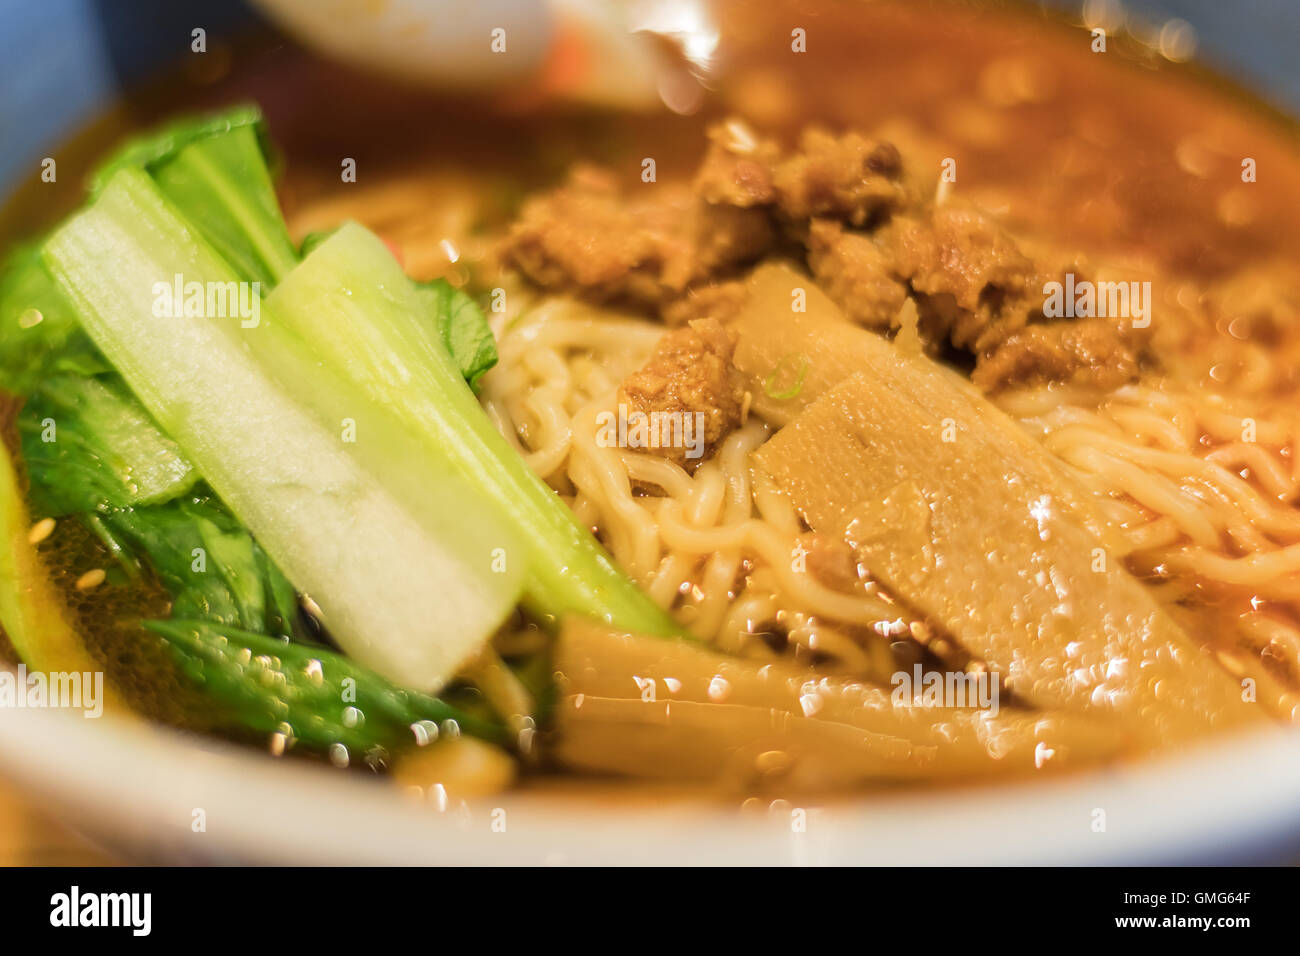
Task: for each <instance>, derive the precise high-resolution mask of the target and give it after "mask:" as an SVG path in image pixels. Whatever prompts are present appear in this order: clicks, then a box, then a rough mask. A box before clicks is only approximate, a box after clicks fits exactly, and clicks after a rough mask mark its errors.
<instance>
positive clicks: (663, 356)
mask: <svg viewBox="0 0 1300 956" xmlns="http://www.w3.org/2000/svg"><path fill="white" fill-rule="evenodd" d="M735 350H736V335H735V332H733V331H732V330H731V329H728V328H727V327H726V326H724V325H723V324H722V323H720V322H718V321H717V320H716V319H697V320H695V321H693V322H691V323H690V324H689V325H687V326H683V327H682V328H680V329H674V330H673V331H671V332H668V333H667V334H666V335H664V337H663V338H662V339H660V340H659V344H658V346H656V348H655V351H654V354H653V355H651V356H650V360H649V361H648V362H646V364H645V365H644V366H642V367H641V368H640V369H639V370H637V371H635V372H633V373H632V374H631V375H629V376H628V377H627V378H626V379H625V380H624V381H623V384H622V386H621V387H620V388H619V392H618V401H619V404H620V405H624V406H626V407H627V412H628V416H629V419H631V417H632V415H633V414H634V413H639V414H640V415H643V416H645V418H646V419H647V420H648V422H647V424H648V426H649V428H650V434H651V435H652V436H654V437H658V438H663V437H664V435H665V434H669V435H671V434H672V432H671V431H669V430H670V429H673V428H676V429H677V431H676V435H677V436H678V437H679V438H680V439H681V440H669V441H660V442H657V444H658V446H659V447H653V446H652V447H648V448H646V449H645V450H646V451H649V452H652V453H655V454H658V455H662V456H663V457H665V458H667V459H669V460H671V461H673V462H676V463H677V464H679V465H681V466H682V467H683V468H686V469H687V470H688V471H693V470H694V469H695V467H696V466H698V465H699V464H700V462H702V461H704V460H705V459H707V458H708V457H709V456H710V455H711V454H712V453H713V452H714V451H715V450H716V449H717V446H718V444H719V443H720V442H721V441H722V439H723V438H725V437H726V436H727V435H728V434H729V433H730V432H731V431H732V430H733V429H735V428H736V426H738V425H739V424H740V421H741V410H742V403H743V401H744V391H745V390H744V384H743V380H742V378H741V376H740V373H739V372H738V371H737V370H736V367H735V366H734V365H733V364H732V361H731V359H732V355H733V353H734V352H735ZM665 413H667V414H665ZM697 413H698V414H697Z"/></svg>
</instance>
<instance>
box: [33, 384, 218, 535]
mask: <svg viewBox="0 0 1300 956" xmlns="http://www.w3.org/2000/svg"><path fill="white" fill-rule="evenodd" d="M19 433H20V435H21V439H22V449H23V459H24V461H25V462H26V464H27V469H28V472H29V473H30V474H31V475H33V476H34V480H33V484H32V505H33V507H34V508H35V509H36V511H38V512H39V513H41V514H43V515H48V516H50V517H55V518H58V517H62V516H64V515H68V514H75V513H77V512H96V511H103V510H105V509H107V508H127V507H130V506H131V505H138V504H149V503H152V502H157V501H168V500H170V499H172V498H175V497H177V496H178V495H181V494H184V493H185V492H186V491H188V490H189V489H190V488H192V487H193V486H194V483H195V482H196V481H197V480H198V474H197V472H195V470H194V466H193V465H191V464H190V463H189V461H188V460H187V459H186V458H185V456H184V455H182V454H181V451H180V448H179V447H177V445H176V443H175V442H174V441H172V440H171V439H170V438H168V437H167V436H166V435H164V434H163V433H162V432H161V431H160V430H159V429H158V426H157V425H155V424H154V422H153V420H152V419H151V418H150V417H149V415H148V413H147V412H145V410H144V409H143V408H142V407H141V406H140V403H139V402H138V401H136V399H135V396H134V395H132V394H131V392H130V390H129V389H128V388H127V387H126V383H124V382H123V381H122V379H121V378H120V377H119V376H117V375H112V374H105V375H102V376H99V377H96V378H85V377H81V376H77V375H68V374H62V375H56V376H53V377H51V378H47V379H45V380H44V381H43V382H42V383H41V384H40V385H38V386H37V387H36V389H35V390H34V391H33V392H32V393H31V395H30V396H29V397H28V400H27V404H26V406H25V407H24V409H23V414H22V416H21V417H20V419H19Z"/></svg>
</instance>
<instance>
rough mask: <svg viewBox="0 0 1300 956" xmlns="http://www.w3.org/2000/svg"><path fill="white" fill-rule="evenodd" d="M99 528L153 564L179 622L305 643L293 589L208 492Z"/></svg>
mask: <svg viewBox="0 0 1300 956" xmlns="http://www.w3.org/2000/svg"><path fill="white" fill-rule="evenodd" d="M96 524H97V525H98V527H99V529H101V532H102V534H104V535H105V536H106V537H107V538H108V539H109V540H111V541H112V542H113V543H114V545H115V546H116V547H117V548H120V549H121V551H122V552H123V553H125V554H127V555H132V556H134V555H140V556H144V557H146V558H147V559H148V563H149V566H150V567H151V568H152V569H153V572H154V573H155V574H157V575H158V577H159V578H160V579H161V580H162V582H163V584H164V586H166V588H167V590H168V591H169V592H170V593H171V595H172V614H173V615H175V616H177V617H184V618H195V619H200V620H207V621H211V622H213V623H215V624H219V625H227V626H231V627H240V628H243V629H245V630H249V631H257V632H259V633H262V634H270V635H274V636H298V637H301V636H303V631H302V628H301V626H300V624H299V615H298V599H297V595H296V594H295V593H294V590H293V586H292V585H291V584H290V583H289V580H288V579H287V578H286V577H285V576H284V574H283V573H281V571H280V569H279V568H278V567H276V565H275V564H274V562H272V561H271V559H270V558H269V557H268V556H267V554H266V552H265V551H263V550H262V547H261V545H259V544H258V543H257V541H255V540H254V539H253V536H252V535H251V534H250V533H249V532H248V529H247V528H245V527H244V526H243V525H242V524H240V522H239V521H238V520H237V519H236V518H235V517H234V516H233V515H232V514H231V513H230V512H229V511H228V510H227V509H226V507H225V505H223V504H222V503H221V501H220V500H219V499H218V498H217V497H216V496H215V495H213V494H211V493H210V492H208V491H207V489H206V488H203V487H200V489H199V493H198V494H194V495H189V496H186V497H185V498H181V499H177V500H176V501H171V502H168V503H167V504H165V505H155V506H152V507H146V508H128V509H122V510H119V511H112V512H109V513H107V514H104V515H100V516H97V519H96Z"/></svg>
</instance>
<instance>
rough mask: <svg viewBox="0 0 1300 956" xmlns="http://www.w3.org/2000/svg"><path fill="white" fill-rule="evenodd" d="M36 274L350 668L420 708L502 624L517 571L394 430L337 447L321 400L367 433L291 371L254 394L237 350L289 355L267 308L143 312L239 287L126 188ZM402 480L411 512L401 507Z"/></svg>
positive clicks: (368, 415) (252, 378)
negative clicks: (312, 613) (166, 294)
mask: <svg viewBox="0 0 1300 956" xmlns="http://www.w3.org/2000/svg"><path fill="white" fill-rule="evenodd" d="M45 256H46V263H47V265H48V266H49V268H50V271H51V273H52V274H53V275H54V276H55V277H56V278H57V279H58V280H59V282H60V284H61V285H62V287H63V289H64V291H65V292H66V293H67V295H68V297H69V299H70V301H72V302H73V304H74V305H75V307H76V308H77V311H78V314H79V315H80V318H81V321H82V324H83V326H84V328H85V330H86V332H87V333H88V334H89V335H90V336H91V338H92V339H94V341H95V343H96V345H98V346H99V348H100V349H101V350H102V351H103V353H104V355H105V356H106V357H107V358H108V359H109V361H110V362H112V364H113V365H114V367H115V368H116V369H117V371H118V372H119V373H120V374H121V375H122V377H123V378H124V379H125V380H126V382H127V383H128V384H129V385H130V386H131V388H132V390H133V391H134V393H135V395H136V396H137V397H138V398H139V399H140V400H141V402H142V403H143V404H144V405H145V407H146V408H148V409H149V411H150V412H151V413H152V415H153V417H154V418H155V419H156V420H157V421H158V423H159V425H160V426H161V427H162V429H163V430H164V431H165V432H166V433H167V434H169V435H170V436H172V437H173V438H174V439H175V440H176V441H177V443H178V444H179V445H180V447H181V448H182V449H183V450H184V452H185V453H186V455H187V456H188V457H189V459H190V460H191V461H193V462H194V463H195V465H196V466H197V467H198V469H199V471H200V473H201V474H202V475H203V476H204V478H205V479H206V481H207V482H208V484H210V485H211V486H212V488H213V489H214V490H215V491H216V492H217V494H219V495H220V496H221V498H222V500H223V501H225V503H226V504H227V505H229V506H230V508H231V509H232V510H233V511H234V513H235V514H237V515H238V516H239V517H240V519H241V520H242V521H243V523H244V524H245V525H247V527H248V528H249V530H250V531H251V532H252V533H253V534H254V535H256V536H257V539H258V541H259V542H260V544H261V545H262V547H264V548H266V550H267V552H268V553H269V554H270V555H271V556H272V557H273V558H275V560H276V563H277V564H278V565H279V567H280V568H282V569H283V570H284V572H285V574H286V575H287V576H288V578H289V580H291V581H293V582H294V584H295V586H296V587H297V588H298V589H299V590H301V591H305V592H307V593H309V594H311V595H312V596H313V598H314V599H315V600H316V602H317V604H318V605H319V606H320V608H321V610H322V612H323V616H324V620H325V622H326V625H327V626H328V627H329V629H330V632H331V634H332V635H333V636H334V638H335V639H336V640H337V641H338V642H339V644H340V645H341V646H342V647H343V648H344V649H345V650H346V651H348V653H349V654H351V655H352V656H354V657H355V658H356V659H357V660H358V661H359V662H360V663H362V664H363V665H366V666H369V667H372V668H374V669H375V670H377V671H378V672H380V673H381V674H384V675H385V676H387V677H390V678H391V679H393V680H397V681H401V682H403V683H405V684H408V685H410V686H412V687H415V688H419V689H423V690H435V689H437V688H438V687H440V686H441V685H442V684H443V683H445V682H446V681H447V679H448V678H450V677H451V675H452V674H453V673H454V672H455V670H456V668H457V667H458V666H459V665H460V664H461V663H462V662H463V661H464V660H465V659H466V658H467V657H469V656H470V655H471V654H472V653H473V652H475V651H476V650H477V649H478V648H479V646H481V644H482V643H483V642H484V640H486V638H487V636H488V635H489V634H490V633H491V632H492V631H493V630H494V629H495V628H496V626H497V625H498V624H500V623H501V621H502V620H503V619H504V617H505V615H506V614H507V613H509V612H510V611H511V610H512V609H513V607H514V604H515V602H516V597H517V594H518V588H519V581H520V573H519V569H518V563H517V562H510V561H509V560H506V561H501V560H499V556H500V555H502V554H504V555H509V554H512V553H514V554H518V553H520V552H521V548H519V547H518V546H516V544H515V539H514V535H513V532H511V531H510V530H508V529H507V527H506V526H505V525H504V523H503V522H501V521H500V520H498V519H497V517H496V516H495V515H494V514H493V513H492V511H491V509H490V508H488V507H487V506H485V505H483V504H480V499H479V497H478V496H477V495H476V494H475V492H474V491H473V490H472V489H471V488H469V487H468V486H467V485H466V483H465V482H463V481H462V480H460V479H459V478H458V477H457V476H455V475H454V474H452V473H451V472H450V471H443V472H440V471H439V469H438V467H437V462H435V461H429V462H422V463H416V462H412V460H411V458H410V455H409V450H408V449H407V448H405V447H403V446H402V444H401V443H400V441H399V437H398V433H397V431H396V430H394V429H383V428H382V427H380V428H376V429H375V435H376V437H375V438H374V439H368V438H367V437H366V435H365V433H364V432H363V433H362V437H361V438H360V439H358V440H356V441H355V442H351V443H350V437H351V436H350V435H349V421H348V419H335V420H333V421H326V420H325V419H324V418H323V417H322V416H321V415H320V414H319V412H318V406H317V405H316V404H315V403H314V402H313V401H312V399H313V398H316V397H319V396H320V395H322V394H326V393H328V394H329V395H331V396H333V397H334V399H335V400H336V401H339V402H341V405H340V406H338V407H342V406H348V407H351V408H352V409H353V410H354V416H352V417H351V419H352V421H353V423H354V424H355V422H356V421H357V420H363V421H364V420H371V419H375V420H378V419H382V418H383V412H382V409H379V408H376V407H374V406H373V405H372V404H371V403H368V402H367V401H366V400H365V399H363V398H360V397H358V398H356V399H355V401H350V402H349V401H347V400H345V399H344V398H343V396H344V395H345V393H346V391H347V389H346V383H344V382H341V381H321V373H320V371H315V370H312V369H309V368H302V373H303V375H304V376H305V377H304V378H293V379H290V378H284V377H282V378H279V379H278V380H277V379H274V378H272V377H271V375H270V374H268V371H267V368H265V367H262V366H261V365H259V363H258V362H257V361H255V360H254V359H253V358H252V357H251V355H250V346H252V343H253V341H254V340H256V347H255V350H256V351H258V352H261V353H263V354H265V355H267V356H273V357H275V359H276V360H277V361H282V362H298V361H299V360H300V358H301V356H302V353H303V351H304V346H303V343H302V342H300V341H298V340H295V339H294V337H293V336H291V335H286V334H282V333H283V331H284V330H282V329H280V328H278V327H277V325H276V323H275V320H274V317H273V315H271V314H268V313H270V312H271V309H270V308H269V307H267V308H261V307H260V304H259V303H258V300H257V299H253V303H254V305H255V306H258V309H259V311H260V312H261V313H262V314H261V316H260V318H259V319H258V321H257V322H256V323H254V324H252V325H249V324H248V323H246V322H241V321H240V320H239V318H230V317H227V316H215V315H203V316H195V315H191V316H188V317H173V315H171V314H168V313H167V310H166V309H162V310H160V309H159V308H157V305H158V296H159V295H160V289H164V288H166V286H167V285H168V283H169V282H171V280H172V279H173V277H184V282H185V283H186V284H191V283H198V284H199V285H200V286H201V287H203V288H205V289H207V288H214V287H226V288H230V287H231V286H237V285H238V282H239V281H240V280H239V278H238V276H237V274H236V273H235V272H234V271H233V270H232V269H231V267H230V266H229V265H228V264H227V263H225V262H224V261H223V260H222V259H221V258H220V257H219V256H218V255H217V254H216V253H215V252H214V251H213V250H212V248H211V247H210V246H209V245H208V243H207V242H206V241H205V240H204V239H203V238H202V237H201V236H199V235H198V234H197V233H196V231H195V229H193V228H192V227H191V226H190V225H189V224H188V223H187V222H186V221H185V220H183V219H182V218H180V216H178V215H177V213H176V212H175V210H174V208H173V207H172V206H171V205H170V204H169V203H168V202H167V200H166V199H165V198H164V197H163V195H162V194H161V193H160V191H159V188H158V186H157V184H156V183H154V182H153V180H152V179H150V178H149V176H147V175H146V174H145V173H144V172H142V171H140V170H138V169H134V168H130V167H127V168H123V169H121V170H119V171H118V172H116V173H115V174H114V175H113V177H112V179H111V180H109V182H108V183H107V185H105V186H104V188H103V190H102V191H101V193H100V194H99V196H98V197H97V198H96V199H95V200H94V202H92V203H91V205H90V206H89V207H88V208H87V209H85V210H84V211H83V212H81V213H79V214H77V215H76V216H74V217H73V218H72V219H71V220H70V221H69V222H67V223H66V224H65V225H64V226H62V227H61V228H60V229H59V230H58V231H56V233H55V234H54V235H53V236H52V237H51V238H50V239H49V241H48V242H47V244H46V251H45ZM403 278H404V277H403ZM245 326H247V327H245ZM279 367H281V368H283V367H285V366H284V365H280V366H279ZM462 387H464V386H463V385H462ZM417 464H418V465H419V466H420V467H421V469H422V471H423V474H422V476H421V478H422V480H423V482H424V483H425V488H426V493H425V495H424V498H423V501H420V500H419V499H418V497H417V496H416V495H414V494H412V493H410V492H411V489H412V488H413V487H414V478H413V477H412V469H413V467H415V466H416V465H417ZM397 484H401V485H402V488H403V490H402V491H401V492H400V493H395V492H394V486H395V485H397ZM444 624H445V625H446V626H444Z"/></svg>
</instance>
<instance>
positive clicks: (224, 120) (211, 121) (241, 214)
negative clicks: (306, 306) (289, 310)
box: [91, 106, 298, 287]
mask: <svg viewBox="0 0 1300 956" xmlns="http://www.w3.org/2000/svg"><path fill="white" fill-rule="evenodd" d="M269 155H270V140H269V138H268V136H267V133H266V124H265V122H264V121H263V119H262V114H261V111H260V110H258V108H257V107H256V106H236V107H234V108H232V109H229V110H226V111H224V112H221V113H217V114H214V115H211V116H200V117H185V118H182V119H180V120H174V121H172V122H170V123H168V124H166V125H165V126H163V127H162V128H160V129H157V130H153V131H151V132H148V133H145V134H143V135H141V136H138V137H136V138H135V139H133V140H131V141H130V142H128V143H127V144H126V145H125V146H123V147H121V148H120V149H118V151H117V152H116V153H114V154H113V156H112V157H111V158H110V159H109V160H108V161H107V162H105V163H104V164H103V165H102V166H100V167H99V169H97V170H96V171H95V173H94V175H93V176H92V177H91V193H92V194H93V195H98V194H99V193H100V192H101V191H102V190H103V189H104V188H105V186H107V185H108V183H109V182H110V181H111V180H112V178H113V176H114V175H115V174H116V173H117V172H118V171H119V170H122V169H132V168H135V169H143V170H144V171H145V172H147V173H149V174H150V175H151V176H152V177H153V178H154V181H155V182H157V183H158V186H159V188H160V189H161V190H162V192H163V195H165V196H166V197H167V198H168V199H169V200H170V201H171V203H172V204H173V205H174V206H175V207H176V209H177V210H179V211H180V213H181V214H182V215H183V216H184V217H185V219H186V220H187V221H188V222H189V223H190V224H192V225H193V226H194V227H195V228H196V229H198V231H199V232H200V233H202V234H203V237H204V238H205V239H207V241H208V242H210V243H211V244H212V246H213V248H215V249H216V250H217V252H218V253H220V254H221V256H222V258H224V259H225V260H226V261H227V262H229V263H230V264H231V265H232V266H234V267H235V271H236V272H238V273H239V274H240V277H241V278H242V279H244V280H246V281H249V282H260V283H262V284H263V285H265V286H268V287H269V286H271V285H273V284H274V283H275V282H276V281H278V280H279V279H280V278H281V277H282V276H283V275H284V274H285V273H287V272H288V271H289V270H290V269H292V268H293V267H294V265H295V264H296V263H297V261H298V256H297V252H296V251H295V250H294V247H293V243H292V242H291V241H290V239H289V231H288V229H287V228H286V227H285V224H284V219H283V217H282V216H281V215H280V206H279V204H278V203H277V202H276V198H275V188H274V186H273V185H272V183H271V173H270V169H269V168H268V165H267V157H268V156H269Z"/></svg>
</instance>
